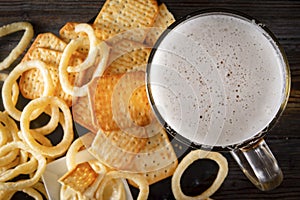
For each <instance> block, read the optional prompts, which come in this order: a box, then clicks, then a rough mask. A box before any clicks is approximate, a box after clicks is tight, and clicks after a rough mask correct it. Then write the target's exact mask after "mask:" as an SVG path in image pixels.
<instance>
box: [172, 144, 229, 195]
mask: <svg viewBox="0 0 300 200" xmlns="http://www.w3.org/2000/svg"><path fill="white" fill-rule="evenodd" d="M204 158H205V159H211V160H213V161H215V162H216V163H217V164H218V165H219V171H218V175H217V178H216V179H215V180H214V182H213V184H212V185H211V186H210V187H209V188H208V189H207V190H206V191H204V192H203V193H202V194H200V195H198V196H193V197H191V196H186V195H185V194H183V192H182V190H181V187H180V178H181V176H182V174H183V172H184V171H185V170H186V168H187V167H188V166H189V165H191V164H192V163H193V162H194V161H196V160H198V159H204ZM227 173H228V163H227V160H226V158H225V157H223V156H222V154H220V153H217V152H207V151H203V150H200V149H199V150H194V151H191V152H190V153H189V154H188V155H187V156H185V157H184V158H183V160H182V161H181V162H180V163H179V165H178V167H177V169H176V170H175V172H174V174H173V177H172V191H173V194H174V196H175V198H176V199H195V200H196V199H208V198H209V197H210V196H211V195H212V194H213V193H215V191H217V190H218V189H219V187H220V186H221V184H222V183H223V181H224V180H225V178H226V176H227Z"/></svg>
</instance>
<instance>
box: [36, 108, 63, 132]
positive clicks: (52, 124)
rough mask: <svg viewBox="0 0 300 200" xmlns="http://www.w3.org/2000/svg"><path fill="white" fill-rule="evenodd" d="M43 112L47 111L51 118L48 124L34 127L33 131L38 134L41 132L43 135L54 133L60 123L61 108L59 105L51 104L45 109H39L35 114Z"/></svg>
mask: <svg viewBox="0 0 300 200" xmlns="http://www.w3.org/2000/svg"><path fill="white" fill-rule="evenodd" d="M42 112H45V113H46V114H47V115H49V116H50V117H51V118H50V120H49V122H48V123H47V124H46V125H44V126H42V127H40V128H35V129H33V132H35V133H36V134H41V135H48V134H50V133H52V132H53V131H54V130H55V129H56V127H57V125H58V122H59V109H58V107H57V106H54V105H49V106H48V107H46V108H45V109H43V110H42V109H41V110H38V112H35V113H34V114H35V116H39V115H41V114H42ZM31 118H33V117H31Z"/></svg>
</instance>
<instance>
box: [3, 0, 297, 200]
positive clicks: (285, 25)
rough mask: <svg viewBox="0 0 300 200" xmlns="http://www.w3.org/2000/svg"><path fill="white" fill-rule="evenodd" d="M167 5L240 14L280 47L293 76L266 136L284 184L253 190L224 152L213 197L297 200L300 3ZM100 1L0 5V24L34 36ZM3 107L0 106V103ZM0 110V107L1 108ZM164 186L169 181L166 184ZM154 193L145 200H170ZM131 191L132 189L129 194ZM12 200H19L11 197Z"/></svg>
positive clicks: (10, 39) (85, 16)
mask: <svg viewBox="0 0 300 200" xmlns="http://www.w3.org/2000/svg"><path fill="white" fill-rule="evenodd" d="M160 1H161V2H164V3H166V5H167V6H168V8H169V9H170V11H171V12H172V13H173V14H174V16H175V18H176V19H179V18H180V17H183V16H185V15H187V14H189V13H190V12H193V11H196V10H199V9H206V8H220V7H221V8H227V9H234V10H238V11H241V12H244V13H246V14H248V15H250V16H252V17H254V18H256V19H258V20H259V21H260V22H262V23H263V24H265V25H266V26H267V27H268V28H269V29H270V30H271V31H272V32H273V33H274V34H275V36H276V37H277V38H278V40H279V42H280V44H281V45H282V47H283V48H284V50H285V52H286V55H287V58H288V61H289V64H290V69H291V74H292V90H291V95H290V99H289V102H288V105H287V108H286V110H285V111H284V113H283V115H282V117H281V118H280V120H279V122H278V123H277V125H276V126H275V127H274V129H272V130H271V131H270V134H269V135H268V136H267V137H266V141H267V142H268V144H269V146H270V148H271V149H272V151H273V153H274V155H275V157H276V158H277V159H278V161H279V163H280V166H281V168H282V170H283V173H284V181H283V183H282V184H281V185H280V186H279V187H278V188H277V189H276V190H273V191H270V192H261V191H259V190H258V189H256V188H255V187H254V186H253V185H252V184H251V183H250V182H249V181H248V180H247V178H246V177H245V176H244V175H243V174H242V172H241V171H240V169H239V168H238V166H237V164H236V163H235V162H234V161H233V159H232V158H231V157H230V155H229V154H227V153H226V154H225V156H226V157H227V158H228V161H229V167H230V171H229V175H228V177H227V179H226V180H225V182H224V184H223V185H222V187H221V188H220V190H218V191H217V192H216V193H215V194H214V195H213V197H212V198H214V199H225V200H226V199H245V200H248V199H249V200H250V199H256V200H259V199H264V200H265V199H272V200H275V199H288V200H293V199H299V197H300V133H299V132H300V1H299V0H295V1H284V0H278V1H275V0H274V1H271V0H267V1H264V0H253V1H246V0H245V1H237V0H223V1H216V0H160ZM103 2H104V1H103V0H94V1H93V0H89V1H75V0H73V1H71V0H66V1H60V0H52V1H40V0H31V1H16V0H10V1H0V26H1V25H4V24H8V23H11V22H16V21H29V22H31V23H32V24H33V26H34V29H35V33H36V34H38V33H41V32H53V33H55V34H58V30H59V29H60V28H61V27H62V26H63V25H64V24H65V23H66V22H68V21H74V22H87V21H89V20H90V19H92V18H93V17H94V16H96V14H97V13H98V11H99V10H100V8H101V6H102V5H103ZM18 37H21V34H14V35H11V36H7V37H4V38H0V59H3V58H4V57H5V56H6V55H7V54H8V52H9V50H10V49H12V48H13V47H14V46H15V45H16V43H17V41H18ZM1 106H2V105H1ZM1 106H0V109H3V108H2V107H1ZM166 182H168V180H166ZM168 189H170V188H167V189H166V192H165V193H166V194H165V195H155V194H153V193H151V194H153V195H152V196H150V197H149V199H172V198H173V197H172V195H169V193H170V192H169V191H168ZM133 192H134V193H135V191H133ZM14 199H24V198H23V197H22V195H15V197H14Z"/></svg>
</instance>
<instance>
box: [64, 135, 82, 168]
mask: <svg viewBox="0 0 300 200" xmlns="http://www.w3.org/2000/svg"><path fill="white" fill-rule="evenodd" d="M82 147H84V144H83V143H82V140H81V139H80V138H77V139H76V140H75V141H74V142H73V143H72V144H71V146H70V148H69V150H68V151H67V154H66V164H67V168H68V170H72V169H73V168H75V167H76V165H77V163H76V154H77V153H78V152H79V151H80V149H81V148H82Z"/></svg>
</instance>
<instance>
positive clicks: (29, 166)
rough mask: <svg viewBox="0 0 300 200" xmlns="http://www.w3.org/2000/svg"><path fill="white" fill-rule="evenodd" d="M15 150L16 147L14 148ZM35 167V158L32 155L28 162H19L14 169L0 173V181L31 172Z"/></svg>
mask: <svg viewBox="0 0 300 200" xmlns="http://www.w3.org/2000/svg"><path fill="white" fill-rule="evenodd" d="M16 150H17V149H16ZM36 168H37V160H36V159H35V158H33V157H31V158H30V160H29V161H28V162H25V163H22V164H19V165H18V166H16V167H15V168H14V169H9V170H7V171H5V172H4V173H2V174H1V177H0V182H6V181H9V180H11V179H13V178H15V177H17V176H18V175H20V174H31V173H32V172H34V171H35V170H36Z"/></svg>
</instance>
